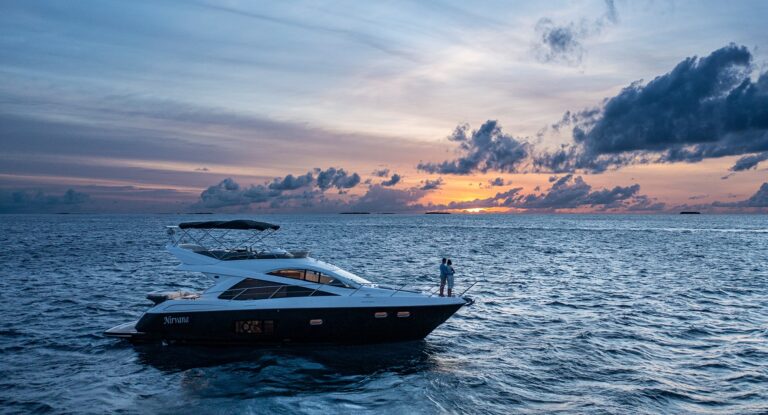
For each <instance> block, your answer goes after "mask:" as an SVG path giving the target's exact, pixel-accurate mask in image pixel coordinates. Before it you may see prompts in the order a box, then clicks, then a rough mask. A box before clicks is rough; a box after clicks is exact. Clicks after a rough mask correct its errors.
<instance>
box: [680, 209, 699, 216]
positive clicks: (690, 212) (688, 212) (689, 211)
mask: <svg viewBox="0 0 768 415" xmlns="http://www.w3.org/2000/svg"><path fill="white" fill-rule="evenodd" d="M680 214H681V215H701V212H697V211H695V210H684V211H682V212H680Z"/></svg>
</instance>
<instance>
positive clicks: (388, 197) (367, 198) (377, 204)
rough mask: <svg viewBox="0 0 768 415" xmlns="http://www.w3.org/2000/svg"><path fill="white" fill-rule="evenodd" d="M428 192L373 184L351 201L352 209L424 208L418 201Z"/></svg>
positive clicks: (404, 209)
mask: <svg viewBox="0 0 768 415" xmlns="http://www.w3.org/2000/svg"><path fill="white" fill-rule="evenodd" d="M426 194H427V192H426V191H424V190H421V189H416V188H410V189H391V188H387V187H384V186H381V185H373V186H371V187H370V188H369V189H368V191H367V192H366V193H365V194H364V195H362V196H361V197H360V198H359V199H357V200H356V201H353V202H351V203H350V205H349V206H350V209H353V210H360V211H375V212H404V211H411V210H423V209H424V208H423V207H422V206H421V205H417V204H416V202H417V201H418V200H419V199H421V198H422V197H424V196H425V195H426Z"/></svg>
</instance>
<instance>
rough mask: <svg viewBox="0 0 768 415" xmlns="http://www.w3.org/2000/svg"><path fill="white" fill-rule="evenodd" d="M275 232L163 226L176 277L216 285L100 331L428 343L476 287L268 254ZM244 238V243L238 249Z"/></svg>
mask: <svg viewBox="0 0 768 415" xmlns="http://www.w3.org/2000/svg"><path fill="white" fill-rule="evenodd" d="M279 228H280V227H279V226H278V225H273V224H270V223H265V222H257V221H252V220H231V221H207V222H187V223H181V224H179V225H178V226H168V227H166V229H167V233H168V237H169V243H168V244H167V245H166V249H167V250H168V251H169V252H170V253H171V254H173V255H174V256H175V257H176V258H178V259H179V260H180V261H181V264H180V265H179V266H178V267H177V270H179V271H187V272H200V273H203V274H205V275H206V276H208V277H209V278H211V279H212V280H213V282H214V283H213V286H211V287H210V288H208V289H207V290H205V291H203V292H201V293H196V292H185V291H174V292H153V293H150V294H148V295H147V298H148V299H150V300H151V301H153V302H154V305H153V306H152V307H151V308H150V309H149V310H147V311H146V312H145V313H144V315H143V316H142V317H141V318H140V319H139V320H138V321H135V322H130V323H125V324H121V325H119V326H116V327H113V328H111V329H109V330H107V331H105V332H104V334H105V335H107V336H110V337H117V338H124V339H128V340H130V341H131V342H134V343H140V342H157V341H162V342H166V343H204V344H206V343H208V344H262V343H263V344H270V343H271V344H275V343H277V344H289V343H307V342H312V343H314V342H321V343H375V342H392V341H406V340H416V339H422V338H424V337H425V336H427V335H428V334H429V333H431V332H432V331H433V330H434V329H435V328H436V327H438V326H439V325H440V324H442V323H443V322H445V321H446V320H447V319H448V318H449V317H450V316H451V315H453V314H454V313H455V312H456V311H458V310H459V309H460V308H461V307H462V306H465V305H468V304H471V303H472V299H470V298H469V297H463V295H464V293H466V292H467V290H468V289H469V288H471V286H470V287H469V288H468V289H467V290H464V292H463V293H461V295H459V296H458V297H440V296H438V295H436V294H435V293H434V292H433V293H422V292H418V291H414V290H406V287H405V286H402V287H397V288H391V287H385V286H379V285H378V284H374V283H372V282H370V281H368V280H366V279H364V278H361V277H359V276H357V275H355V274H353V273H351V272H349V271H345V270H343V269H341V268H339V267H337V266H334V265H331V264H329V263H326V262H323V261H320V260H317V259H315V258H312V257H310V256H309V253H308V252H307V251H286V250H284V249H275V248H266V247H262V241H263V240H264V238H266V236H269V235H271V234H272V233H274V232H276V231H277V230H278V229H279ZM238 233H239V234H241V236H242V234H245V237H244V238H240V240H239V241H236V242H233V235H235V234H238ZM206 245H207V247H206ZM473 285H474V284H473Z"/></svg>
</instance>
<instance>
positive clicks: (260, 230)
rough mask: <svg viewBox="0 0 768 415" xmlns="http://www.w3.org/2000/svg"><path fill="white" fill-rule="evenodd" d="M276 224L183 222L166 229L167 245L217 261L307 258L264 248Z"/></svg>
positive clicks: (299, 252) (232, 221) (306, 253)
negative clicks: (263, 243)
mask: <svg viewBox="0 0 768 415" xmlns="http://www.w3.org/2000/svg"><path fill="white" fill-rule="evenodd" d="M278 229H280V226H279V225H273V224H271V223H267V222H258V221H254V220H242V219H240V220H230V221H206V222H184V223H180V224H179V225H177V226H166V231H167V233H168V239H169V245H171V246H173V247H178V248H182V249H185V250H187V251H191V252H193V253H195V254H200V255H205V256H208V257H212V258H215V259H217V260H220V261H233V260H246V259H275V258H306V257H307V255H308V252H307V251H290V252H289V251H286V250H284V249H275V248H266V247H263V246H262V241H263V240H264V239H266V238H267V237H269V236H270V235H272V234H273V233H275V232H276V231H277V230H278Z"/></svg>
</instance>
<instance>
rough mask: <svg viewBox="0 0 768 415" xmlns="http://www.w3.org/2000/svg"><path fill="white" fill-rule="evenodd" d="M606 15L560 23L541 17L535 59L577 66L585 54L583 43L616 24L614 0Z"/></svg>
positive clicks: (537, 25) (537, 24)
mask: <svg viewBox="0 0 768 415" xmlns="http://www.w3.org/2000/svg"><path fill="white" fill-rule="evenodd" d="M605 3H606V11H605V13H604V14H603V15H602V16H600V17H598V18H597V19H594V20H591V21H590V20H587V19H582V20H580V21H578V22H574V21H572V22H569V23H567V24H559V23H556V22H554V21H553V20H552V19H550V18H547V17H544V18H541V19H539V21H538V22H537V23H536V27H535V32H536V36H537V43H536V46H535V52H536V57H537V58H538V59H539V60H540V61H542V62H559V63H567V64H572V65H573V64H579V63H580V62H581V60H582V58H583V57H584V54H585V53H586V50H585V48H584V45H583V43H582V42H583V41H584V40H585V39H587V38H588V37H590V36H594V35H597V34H599V33H600V32H601V31H602V30H603V29H604V28H605V27H606V26H607V25H609V24H616V23H617V22H618V19H619V17H618V12H617V11H616V5H615V4H614V2H613V0H607V1H606V2H605Z"/></svg>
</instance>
